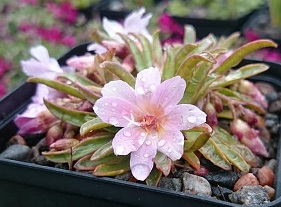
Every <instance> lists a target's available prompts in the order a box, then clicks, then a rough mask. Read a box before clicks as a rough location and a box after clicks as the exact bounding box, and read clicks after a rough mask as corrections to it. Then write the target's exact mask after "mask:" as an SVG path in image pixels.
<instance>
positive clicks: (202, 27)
mask: <svg viewBox="0 0 281 207" xmlns="http://www.w3.org/2000/svg"><path fill="white" fill-rule="evenodd" d="M251 14H252V12H251V13H249V14H247V15H245V16H243V17H240V18H237V19H233V20H213V19H199V18H190V17H179V16H172V18H173V19H175V20H176V21H177V22H178V23H179V24H181V25H185V24H190V25H193V26H194V28H195V30H196V35H197V37H198V38H199V39H202V38H203V37H206V36H207V35H208V34H210V33H212V34H214V35H215V36H218V37H219V36H228V35H231V34H232V33H234V32H237V31H240V30H241V28H242V26H243V24H244V23H245V22H246V21H247V19H248V18H249V17H250V16H251Z"/></svg>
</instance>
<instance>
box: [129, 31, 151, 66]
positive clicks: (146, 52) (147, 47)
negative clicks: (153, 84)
mask: <svg viewBox="0 0 281 207" xmlns="http://www.w3.org/2000/svg"><path fill="white" fill-rule="evenodd" d="M129 35H132V36H134V37H135V38H136V39H138V41H139V42H140V43H141V45H142V54H143V57H144V60H145V64H146V66H145V68H148V67H152V66H153V55H152V45H151V43H150V42H149V40H148V39H147V37H145V36H144V35H142V34H134V33H129Z"/></svg>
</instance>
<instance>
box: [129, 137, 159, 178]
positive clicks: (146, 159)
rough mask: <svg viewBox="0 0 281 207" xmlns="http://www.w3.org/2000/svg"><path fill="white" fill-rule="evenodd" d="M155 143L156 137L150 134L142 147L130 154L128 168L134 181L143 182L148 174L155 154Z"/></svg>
mask: <svg viewBox="0 0 281 207" xmlns="http://www.w3.org/2000/svg"><path fill="white" fill-rule="evenodd" d="M157 141H158V140H157V136H155V135H151V134H150V135H149V136H147V138H146V140H145V142H144V143H143V145H142V146H141V147H140V148H139V149H138V150H137V151H135V152H132V153H131V159H130V167H131V171H132V174H133V176H134V177H135V178H136V179H138V180H142V181H143V180H145V179H146V178H147V177H148V175H149V174H150V172H151V170H152V168H153V163H154V162H153V159H154V158H155V156H156V153H157Z"/></svg>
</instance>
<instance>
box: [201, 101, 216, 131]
mask: <svg viewBox="0 0 281 207" xmlns="http://www.w3.org/2000/svg"><path fill="white" fill-rule="evenodd" d="M204 111H205V113H206V114H207V120H206V123H207V124H209V125H210V126H211V127H212V128H213V127H215V126H217V124H218V116H217V111H216V109H215V107H214V106H213V105H212V104H211V103H210V102H208V103H206V105H205V107H204Z"/></svg>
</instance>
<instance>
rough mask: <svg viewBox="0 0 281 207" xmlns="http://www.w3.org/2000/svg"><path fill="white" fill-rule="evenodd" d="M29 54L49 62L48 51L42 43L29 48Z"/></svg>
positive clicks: (45, 62) (46, 62) (43, 61)
mask: <svg viewBox="0 0 281 207" xmlns="http://www.w3.org/2000/svg"><path fill="white" fill-rule="evenodd" d="M30 54H31V55H32V56H33V57H35V58H36V59H37V60H38V61H39V62H41V63H44V64H49V59H50V56H49V52H48V50H47V48H45V47H44V46H42V45H37V46H35V47H32V48H31V49H30Z"/></svg>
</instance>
